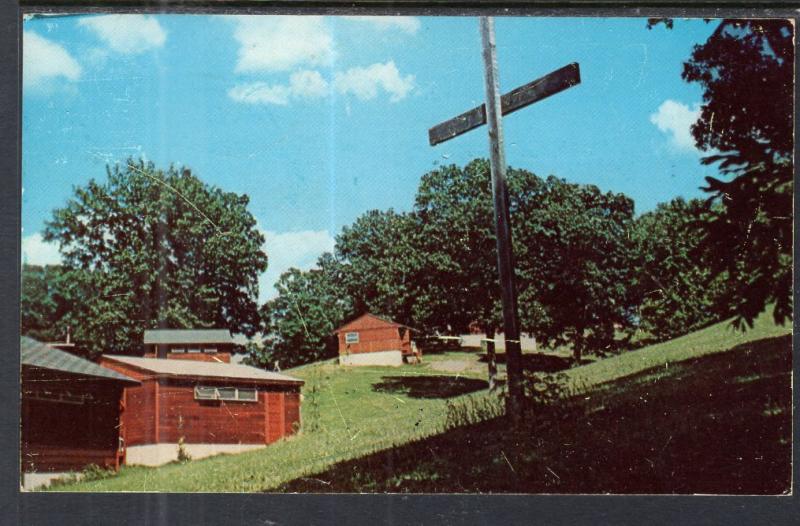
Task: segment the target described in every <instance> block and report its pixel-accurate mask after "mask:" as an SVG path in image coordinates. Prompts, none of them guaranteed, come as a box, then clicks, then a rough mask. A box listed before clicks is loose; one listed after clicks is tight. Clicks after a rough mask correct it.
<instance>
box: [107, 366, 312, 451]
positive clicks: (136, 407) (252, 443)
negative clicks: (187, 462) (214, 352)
mask: <svg viewBox="0 0 800 526" xmlns="http://www.w3.org/2000/svg"><path fill="white" fill-rule="evenodd" d="M190 356H195V358H194V359H193V358H190ZM100 363H101V364H102V365H103V366H105V367H108V368H110V369H114V370H116V371H118V372H120V373H122V374H125V375H127V376H130V377H132V378H135V379H137V380H139V381H140V382H141V385H139V386H135V387H129V388H126V389H125V393H124V395H123V404H124V407H125V411H124V413H123V416H122V419H121V430H120V433H121V435H122V439H123V440H124V442H125V444H126V450H127V454H126V455H127V463H128V464H144V465H159V464H163V463H166V462H169V461H172V460H175V459H176V458H177V455H178V448H179V443H182V444H183V447H184V449H185V450H186V451H187V452H188V453H189V454H190V455H191V456H192V458H202V457H205V456H209V455H214V454H217V453H235V452H240V451H246V450H249V449H255V448H258V447H263V446H264V445H266V444H269V443H271V442H275V441H276V440H278V439H280V438H281V437H284V436H287V435H290V434H292V433H294V432H295V431H296V430H297V429H298V428H299V426H300V388H301V386H302V385H303V381H302V380H298V379H295V378H292V377H290V376H286V375H283V374H278V373H274V372H269V371H264V370H262V369H257V368H255V367H249V366H245V365H237V364H231V363H224V362H208V361H205V360H204V359H203V358H202V353H193V355H188V353H187V356H186V357H185V358H184V359H165V358H148V357H131V356H114V355H104V356H103V357H102V358H101V362H100Z"/></svg>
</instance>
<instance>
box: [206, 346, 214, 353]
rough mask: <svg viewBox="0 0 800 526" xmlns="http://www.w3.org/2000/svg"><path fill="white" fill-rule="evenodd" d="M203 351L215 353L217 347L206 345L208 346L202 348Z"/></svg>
mask: <svg viewBox="0 0 800 526" xmlns="http://www.w3.org/2000/svg"><path fill="white" fill-rule="evenodd" d="M203 352H207V353H216V352H217V349H216V348H214V347H208V348H206V349H203Z"/></svg>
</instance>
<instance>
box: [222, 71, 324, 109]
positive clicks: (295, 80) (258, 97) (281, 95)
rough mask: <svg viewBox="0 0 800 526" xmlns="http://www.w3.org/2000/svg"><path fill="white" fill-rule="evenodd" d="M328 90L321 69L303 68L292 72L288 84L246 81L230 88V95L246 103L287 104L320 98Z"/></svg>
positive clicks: (237, 100)
mask: <svg viewBox="0 0 800 526" xmlns="http://www.w3.org/2000/svg"><path fill="white" fill-rule="evenodd" d="M328 92H329V90H328V82H327V81H326V80H325V79H324V78H322V75H320V73H319V71H311V70H301V71H296V72H294V73H292V75H291V76H290V77H289V84H288V85H286V84H268V83H266V82H260V81H258V82H246V83H244V84H238V85H236V86H234V87H233V88H231V89H229V90H228V96H229V97H230V98H231V99H233V100H235V101H236V102H243V103H246V104H277V105H280V106H285V105H286V104H288V103H289V101H290V100H291V99H318V98H321V97H324V96H325V95H327V94H328Z"/></svg>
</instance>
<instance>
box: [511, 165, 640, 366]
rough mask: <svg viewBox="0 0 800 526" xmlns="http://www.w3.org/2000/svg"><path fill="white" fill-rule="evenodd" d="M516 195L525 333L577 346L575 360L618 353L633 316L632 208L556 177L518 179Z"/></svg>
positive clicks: (620, 196) (617, 197)
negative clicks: (619, 334) (621, 333)
mask: <svg viewBox="0 0 800 526" xmlns="http://www.w3.org/2000/svg"><path fill="white" fill-rule="evenodd" d="M509 193H510V194H511V195H513V196H515V197H514V198H513V199H514V200H516V204H515V206H514V208H512V221H513V222H514V228H515V232H514V236H515V251H516V253H517V266H518V273H519V274H520V282H521V283H523V287H522V288H521V293H520V301H519V303H520V325H521V327H522V328H523V330H525V331H529V332H532V333H533V334H535V335H536V336H537V337H538V338H539V339H540V340H541V341H542V342H543V343H546V344H550V345H561V344H571V345H572V349H573V352H574V355H575V359H576V361H580V359H581V356H582V355H583V353H585V352H605V351H608V350H612V349H613V348H614V345H615V332H616V330H617V329H620V328H624V327H627V326H629V325H630V324H631V322H632V317H633V314H634V306H635V294H634V290H635V284H636V276H635V274H634V273H633V262H634V254H635V247H634V245H633V243H632V242H631V240H630V229H631V226H632V222H633V201H632V200H631V199H630V198H629V197H627V196H625V195H624V194H615V193H611V192H607V193H603V192H601V191H600V190H599V189H598V188H597V187H596V186H593V185H579V184H572V183H567V182H566V181H564V180H563V179H558V178H556V177H552V176H551V177H548V178H547V179H546V180H545V181H541V180H539V184H532V182H526V181H524V180H513V179H512V180H510V184H509Z"/></svg>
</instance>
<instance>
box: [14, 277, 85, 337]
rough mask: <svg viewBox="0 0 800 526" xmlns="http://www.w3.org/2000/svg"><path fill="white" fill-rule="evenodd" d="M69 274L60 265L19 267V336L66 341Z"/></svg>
mask: <svg viewBox="0 0 800 526" xmlns="http://www.w3.org/2000/svg"><path fill="white" fill-rule="evenodd" d="M69 292H70V288H69V286H68V273H67V272H65V270H64V268H63V267H61V266H60V265H44V266H41V265H29V264H23V265H22V284H21V294H20V318H21V332H22V334H23V335H25V336H30V337H31V338H35V339H37V340H41V341H59V340H63V339H64V338H65V337H66V333H67V329H68V325H69V323H68V320H67V319H66V316H67V314H68V313H69V311H70V310H71V308H72V304H73V299H72V298H71V297H70V294H69Z"/></svg>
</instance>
